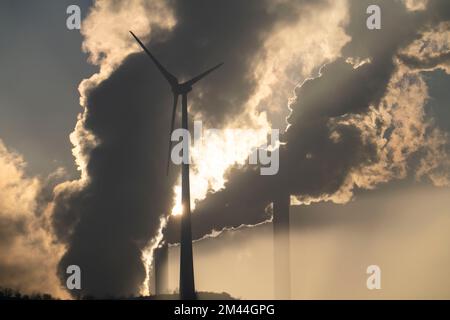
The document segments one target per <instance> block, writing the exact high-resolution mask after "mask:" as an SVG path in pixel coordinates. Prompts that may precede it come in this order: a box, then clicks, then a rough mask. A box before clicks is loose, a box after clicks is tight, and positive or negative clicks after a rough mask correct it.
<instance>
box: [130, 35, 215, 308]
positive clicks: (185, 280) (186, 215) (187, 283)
mask: <svg viewBox="0 0 450 320" xmlns="http://www.w3.org/2000/svg"><path fill="white" fill-rule="evenodd" d="M130 33H131V35H132V36H133V37H134V38H135V39H136V41H137V42H138V43H139V45H140V46H141V47H142V49H144V51H145V52H146V53H147V54H148V56H149V57H150V59H152V61H153V62H154V63H155V65H156V67H157V68H158V69H159V71H160V72H161V73H162V75H163V76H164V78H166V80H167V82H169V84H170V86H171V88H172V93H173V110H172V121H171V124H170V136H171V135H172V132H173V129H174V122H175V113H176V109H177V104H178V96H179V95H181V96H182V104H181V107H182V108H181V115H182V116H181V126H182V128H183V129H185V130H188V129H189V127H188V112H187V96H188V93H189V92H191V91H192V86H193V85H194V84H196V83H197V82H198V81H200V80H201V79H203V78H204V77H206V76H207V75H208V74H210V73H211V72H213V71H214V70H216V69H217V68H219V67H220V66H222V65H223V63H220V64H218V65H217V66H215V67H213V68H211V69H209V70H207V71H205V72H203V73H201V74H199V75H198V76H196V77H194V78H192V79H191V80H188V81H186V82H183V83H179V81H178V79H177V78H176V77H175V76H174V75H173V74H171V73H170V72H169V71H167V70H166V69H165V68H164V67H163V66H162V64H161V63H159V61H158V60H156V58H155V57H154V56H153V55H152V54H151V53H150V51H149V50H148V49H147V48H146V47H145V45H144V44H143V43H142V42H141V40H139V38H138V37H137V36H136V35H135V34H134V33H133V32H131V31H130ZM170 136H169V157H168V159H167V173H168V172H169V167H170V154H171V150H172V140H171V138H170ZM183 152H187V154H188V157H187V158H188V159H189V146H188V147H187V150H184V149H183ZM183 158H184V157H183ZM181 172H182V176H181V190H182V191H181V193H182V199H181V203H182V208H183V215H182V217H181V237H180V244H181V248H180V297H181V299H183V300H193V299H195V298H196V294H195V283H194V264H193V258H192V232H191V195H190V189H189V163H183V165H182V169H181Z"/></svg>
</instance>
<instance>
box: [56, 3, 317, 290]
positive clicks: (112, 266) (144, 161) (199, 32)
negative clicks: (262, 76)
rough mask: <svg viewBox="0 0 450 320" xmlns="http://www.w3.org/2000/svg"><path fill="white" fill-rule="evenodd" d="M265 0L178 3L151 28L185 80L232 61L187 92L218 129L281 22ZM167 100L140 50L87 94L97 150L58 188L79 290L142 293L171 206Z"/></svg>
mask: <svg viewBox="0 0 450 320" xmlns="http://www.w3.org/2000/svg"><path fill="white" fill-rule="evenodd" d="M306 2H309V1H306ZM266 4H267V2H262V1H259V0H254V1H244V2H243V1H237V0H236V1H189V2H187V1H175V2H173V5H174V11H175V16H176V19H177V25H176V27H175V28H174V29H173V30H172V31H171V32H170V33H167V32H165V31H162V30H157V31H153V33H152V42H151V44H150V45H149V47H150V48H151V50H152V52H153V53H154V55H155V56H157V57H158V58H159V59H160V60H161V62H162V63H163V64H164V65H165V66H166V67H167V68H168V69H169V70H172V71H173V72H174V73H176V74H177V75H179V76H180V77H181V78H182V77H185V78H187V77H189V76H193V75H196V74H198V73H199V72H202V71H204V69H205V68H207V67H210V66H212V65H214V64H216V63H217V62H219V61H224V62H226V67H224V68H222V69H221V70H220V72H217V73H215V74H213V75H211V76H209V78H208V79H207V81H203V82H201V83H200V84H199V86H197V88H196V89H195V90H199V91H201V92H202V93H203V94H202V95H201V96H200V95H198V96H197V95H196V93H195V91H194V92H193V93H192V95H191V96H192V98H193V99H192V100H191V101H192V102H194V106H195V108H196V109H197V110H201V112H202V113H203V114H204V115H205V116H206V117H207V118H208V119H209V120H210V122H211V123H214V124H216V125H218V126H220V125H221V124H223V123H224V122H226V121H227V117H228V116H232V115H233V114H235V113H238V112H240V111H242V110H243V104H244V102H245V101H246V100H247V99H248V97H249V96H250V95H251V93H252V91H253V89H254V87H255V83H254V81H253V80H251V79H249V78H248V77H246V75H247V74H248V72H249V68H250V63H251V61H252V59H253V57H254V55H255V53H256V52H257V51H258V50H259V49H260V48H261V45H262V43H263V40H264V36H265V35H266V34H267V33H268V32H270V30H271V28H272V27H273V24H274V22H275V21H277V22H279V21H280V19H282V17H281V16H279V11H277V10H275V11H271V12H269V11H268V10H266ZM120 9H121V10H126V8H120ZM280 10H285V8H283V4H280ZM290 18H291V17H290V16H289V14H286V19H290ZM123 27H124V28H125V29H126V28H127V26H123ZM199 91H197V93H198V92H199ZM171 98H172V97H171V92H170V88H169V86H168V85H167V83H166V82H165V80H164V79H163V78H162V76H161V75H160V74H159V73H158V71H157V69H156V68H155V67H154V65H153V64H152V63H151V61H150V60H149V58H148V57H147V56H146V55H145V54H143V53H140V54H135V55H132V56H131V57H129V58H128V59H127V60H126V61H125V62H124V63H123V64H122V65H121V66H120V67H119V68H118V69H117V70H116V71H115V72H113V74H112V75H111V76H110V77H109V78H108V79H107V80H105V81H104V82H102V83H101V84H100V85H99V86H98V87H96V88H93V89H91V90H90V92H89V94H88V96H87V111H86V114H85V115H86V120H85V122H84V126H85V129H87V130H89V131H90V132H92V133H93V134H94V135H95V137H96V139H97V140H98V144H97V146H96V147H94V148H93V150H92V151H89V149H86V150H88V154H87V158H88V164H87V173H88V177H89V179H88V180H87V183H86V184H85V185H83V184H82V183H81V182H72V183H68V184H67V185H66V186H65V187H61V188H60V189H59V190H57V191H58V192H57V197H56V199H55V209H54V215H53V217H54V227H55V230H56V233H57V235H58V236H59V239H60V240H61V241H63V242H64V243H66V244H67V248H68V249H67V252H66V253H65V255H64V257H63V259H62V260H61V262H60V268H59V273H60V277H61V279H62V280H63V281H64V279H65V276H66V275H65V270H66V267H67V266H68V265H70V264H75V265H79V266H80V267H81V270H82V277H83V279H82V281H83V285H82V294H89V295H94V296H125V295H129V294H137V293H138V290H139V286H140V285H141V284H142V282H143V281H144V277H145V271H144V266H143V263H142V261H141V251H142V250H143V248H144V247H145V245H146V244H147V243H148V241H149V240H150V239H152V238H153V237H154V236H155V235H156V231H157V228H158V227H159V219H160V217H161V216H162V215H164V214H167V213H168V212H169V211H170V210H171V208H172V205H173V192H172V189H173V185H174V183H175V177H176V176H177V172H175V171H176V170H172V172H171V175H170V177H166V175H165V170H164V168H165V162H166V160H167V158H166V157H167V148H168V135H169V121H170V112H171V103H172V101H171ZM81 147H83V146H81Z"/></svg>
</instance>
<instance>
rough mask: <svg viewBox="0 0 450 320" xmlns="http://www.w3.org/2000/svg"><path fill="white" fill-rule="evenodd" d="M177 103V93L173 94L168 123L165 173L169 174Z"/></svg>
mask: <svg viewBox="0 0 450 320" xmlns="http://www.w3.org/2000/svg"><path fill="white" fill-rule="evenodd" d="M177 104H178V94H176V93H174V94H173V109H172V121H171V123H170V133H169V156H168V158H167V171H166V174H167V175H169V168H170V154H171V153H172V139H171V138H172V132H173V128H174V125H175V114H176V112H177Z"/></svg>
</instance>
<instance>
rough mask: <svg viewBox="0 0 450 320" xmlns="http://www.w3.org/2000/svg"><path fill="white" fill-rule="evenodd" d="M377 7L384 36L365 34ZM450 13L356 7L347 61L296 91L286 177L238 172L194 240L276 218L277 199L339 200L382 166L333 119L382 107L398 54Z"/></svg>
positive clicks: (439, 5) (385, 5)
mask: <svg viewBox="0 0 450 320" xmlns="http://www.w3.org/2000/svg"><path fill="white" fill-rule="evenodd" d="M371 4H379V5H380V7H381V10H382V29H381V30H377V31H370V30H368V29H367V27H366V18H367V15H365V14H364V13H365V11H366V8H367V7H368V6H369V5H371ZM445 10H446V11H445ZM448 13H449V11H448V5H447V4H446V2H444V1H435V2H433V3H432V5H431V7H430V9H429V10H428V11H426V12H422V13H411V12H407V11H406V9H405V7H404V6H403V5H402V3H401V2H394V1H359V0H358V1H351V2H350V22H349V24H348V27H347V29H346V31H347V33H348V34H349V35H350V36H351V37H352V41H351V42H350V43H348V44H347V45H346V46H345V47H344V48H343V56H344V58H343V59H338V60H336V61H335V62H333V63H330V64H328V65H326V66H325V67H324V68H322V70H321V76H320V77H317V78H316V79H313V80H308V81H306V82H305V83H304V84H303V85H302V86H300V87H298V88H297V89H296V97H297V100H296V101H295V102H294V103H293V104H291V105H290V107H291V108H292V114H291V115H290V117H289V118H288V122H289V123H290V124H291V126H290V127H289V129H288V130H287V132H286V134H285V135H284V138H283V140H284V141H285V142H286V143H287V145H286V146H285V147H284V148H283V149H282V152H281V153H280V157H281V162H282V164H281V168H280V173H279V174H278V175H277V176H276V177H263V176H260V175H259V171H258V170H252V169H251V168H244V169H232V170H231V171H230V173H229V175H228V180H229V181H228V182H227V183H226V185H225V189H224V190H221V191H220V192H216V193H212V192H211V193H210V194H208V196H207V197H206V199H205V200H203V201H200V202H199V203H198V204H197V206H196V210H195V212H194V214H193V234H194V238H196V239H199V238H201V237H203V236H204V235H205V234H208V233H211V232H212V231H213V230H216V231H220V230H222V229H223V228H230V227H238V226H240V225H244V224H250V225H252V224H256V223H259V222H262V221H265V220H267V219H269V218H270V213H268V212H266V211H265V210H264V209H265V208H266V207H267V206H268V205H269V204H270V203H271V202H272V201H273V200H274V199H275V197H276V194H277V192H278V193H280V192H281V193H283V192H286V193H289V194H291V195H301V196H302V197H306V198H308V197H313V198H316V199H317V198H321V197H322V196H325V195H332V194H333V193H335V192H337V191H339V190H340V188H341V187H342V186H343V185H344V182H345V179H346V178H347V176H348V174H349V173H350V172H351V170H353V169H358V168H359V167H363V166H365V165H369V164H371V163H375V162H376V161H377V160H378V158H377V157H378V155H377V151H376V146H375V145H374V144H372V143H371V142H369V141H364V140H363V138H362V135H361V131H360V130H359V129H357V128H356V127H353V126H350V125H342V124H336V122H335V121H332V119H335V118H338V117H342V116H348V115H349V114H364V113H366V112H367V111H368V110H369V107H370V106H371V105H377V104H378V103H379V102H380V99H381V98H382V97H383V96H384V94H385V93H386V90H387V85H388V83H389V80H390V79H391V76H392V75H393V72H394V71H395V65H394V57H395V56H396V53H397V52H398V50H399V49H401V48H402V47H404V46H406V45H408V44H409V43H411V42H412V41H413V40H415V39H416V38H418V37H419V32H420V31H421V29H422V27H428V26H429V25H435V24H437V23H439V22H440V21H442V20H444V19H447V18H448ZM345 57H357V58H361V59H364V58H370V59H371V63H370V64H364V65H362V66H360V67H358V68H356V69H354V68H353V66H352V65H350V64H349V63H346V62H345ZM333 123H334V124H333ZM377 125H378V126H381V123H378V124H377ZM332 135H334V137H333V136H332ZM173 220H175V219H173ZM173 224H174V225H176V224H177V221H175V222H174V223H173ZM174 230H175V231H174ZM176 230H177V228H176V227H173V229H170V228H169V230H168V231H167V232H166V233H167V234H166V236H167V238H168V239H169V241H172V242H176V241H177V232H176Z"/></svg>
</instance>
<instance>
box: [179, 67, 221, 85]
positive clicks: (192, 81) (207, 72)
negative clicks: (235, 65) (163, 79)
mask: <svg viewBox="0 0 450 320" xmlns="http://www.w3.org/2000/svg"><path fill="white" fill-rule="evenodd" d="M222 65H223V63H219V64H218V65H217V66H215V67H214V68H211V69H209V70H207V71H205V72H203V73H201V74H199V75H198V76H196V77H195V78H192V79H191V80H189V81H186V84H188V85H190V86H192V85H194V84H195V83H196V82H198V81H200V80H201V79H203V78H204V77H206V76H207V75H208V74H210V73H211V72H213V71H214V70H216V69H218V68H220V67H221V66H222Z"/></svg>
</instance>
